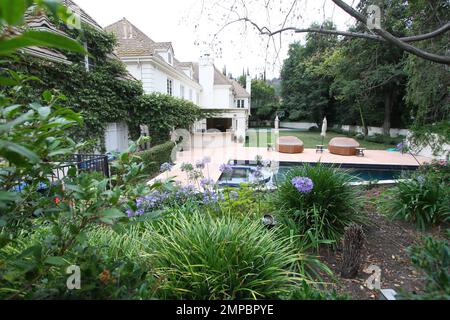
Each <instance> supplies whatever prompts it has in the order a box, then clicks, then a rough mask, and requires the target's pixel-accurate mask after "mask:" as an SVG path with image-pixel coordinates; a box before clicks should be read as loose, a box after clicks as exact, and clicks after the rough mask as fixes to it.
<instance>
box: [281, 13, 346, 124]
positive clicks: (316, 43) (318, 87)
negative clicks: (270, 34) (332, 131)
mask: <svg viewBox="0 0 450 320" xmlns="http://www.w3.org/2000/svg"><path fill="white" fill-rule="evenodd" d="M312 27H318V26H317V25H315V24H314V25H313V26H312ZM322 27H323V28H325V29H330V30H333V29H335V26H334V25H333V24H332V23H331V22H330V21H328V22H326V23H325V25H324V26H322ZM336 44H337V37H336V36H330V35H318V34H310V35H308V37H307V42H306V44H305V45H301V44H300V43H294V44H292V45H291V46H290V48H289V56H288V58H287V59H286V60H285V62H284V64H283V68H282V70H281V79H282V83H281V85H282V87H281V89H282V90H281V94H282V97H283V105H282V108H283V109H284V110H286V111H287V112H288V117H289V120H290V121H298V120H304V121H311V122H315V123H317V124H319V123H321V122H322V120H323V118H324V116H327V118H329V121H330V122H332V121H333V113H334V111H333V109H334V101H333V97H332V96H330V94H329V91H330V85H331V81H332V78H330V77H328V76H323V75H316V74H315V72H313V69H314V67H315V66H317V65H318V64H320V63H321V61H322V60H323V59H324V58H325V57H326V56H327V54H329V51H330V50H331V48H333V47H334V46H335V45H336Z"/></svg>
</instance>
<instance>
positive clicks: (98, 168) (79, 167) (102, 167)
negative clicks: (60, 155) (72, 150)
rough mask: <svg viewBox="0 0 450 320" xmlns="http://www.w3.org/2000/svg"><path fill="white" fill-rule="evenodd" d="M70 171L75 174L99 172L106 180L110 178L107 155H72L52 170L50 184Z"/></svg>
mask: <svg viewBox="0 0 450 320" xmlns="http://www.w3.org/2000/svg"><path fill="white" fill-rule="evenodd" d="M71 169H75V170H76V173H77V174H79V173H82V172H99V173H102V174H103V175H104V176H105V177H107V178H109V177H110V171H109V160H108V156H107V155H98V154H73V155H70V156H69V157H67V158H65V159H64V161H61V162H60V163H59V164H58V165H57V166H56V168H55V169H54V170H53V175H52V178H51V180H52V182H53V181H55V180H62V179H64V178H65V177H66V176H67V175H68V173H69V170H71Z"/></svg>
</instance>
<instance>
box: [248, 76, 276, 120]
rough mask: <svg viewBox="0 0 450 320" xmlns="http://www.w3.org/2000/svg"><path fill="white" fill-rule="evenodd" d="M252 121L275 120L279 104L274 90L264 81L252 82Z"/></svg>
mask: <svg viewBox="0 0 450 320" xmlns="http://www.w3.org/2000/svg"><path fill="white" fill-rule="evenodd" d="M251 99H252V117H251V120H252V121H263V120H273V119H275V116H276V112H277V110H278V108H279V103H278V101H277V100H278V99H277V95H276V92H275V88H274V87H273V86H272V85H270V84H269V83H267V82H266V81H264V80H257V79H255V80H252V97H251Z"/></svg>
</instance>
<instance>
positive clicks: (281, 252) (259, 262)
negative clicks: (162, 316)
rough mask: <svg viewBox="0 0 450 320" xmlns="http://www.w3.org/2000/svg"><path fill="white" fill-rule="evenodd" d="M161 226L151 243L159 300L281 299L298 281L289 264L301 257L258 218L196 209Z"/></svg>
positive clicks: (296, 261) (294, 262)
mask: <svg viewBox="0 0 450 320" xmlns="http://www.w3.org/2000/svg"><path fill="white" fill-rule="evenodd" d="M160 227H161V230H162V232H161V233H158V234H156V235H155V237H154V240H153V245H154V247H155V255H154V266H155V268H156V275H157V277H158V279H159V281H160V287H159V292H160V295H161V298H169V299H207V300H209V299H212V300H214V299H224V300H229V299H268V298H277V297H279V296H280V295H282V294H286V293H287V292H289V291H290V289H291V288H292V285H293V283H294V282H295V281H296V280H298V279H299V278H298V277H297V276H296V275H295V274H294V273H291V270H290V267H291V266H293V265H295V264H296V263H299V259H300V256H299V255H298V254H296V253H295V252H294V251H293V250H292V247H291V246H290V245H289V242H288V241H287V240H282V239H278V238H276V236H275V233H274V232H271V231H266V230H264V229H263V227H262V226H261V224H260V223H259V222H250V221H239V220H234V219H231V218H225V217H224V218H220V219H217V220H211V219H210V218H208V217H204V216H203V215H201V214H199V213H195V214H194V215H193V217H192V218H190V219H188V218H187V217H185V216H179V217H177V218H176V219H175V220H174V221H162V222H161V226H160Z"/></svg>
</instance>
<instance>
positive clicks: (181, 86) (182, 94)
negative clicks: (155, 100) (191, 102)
mask: <svg viewBox="0 0 450 320" xmlns="http://www.w3.org/2000/svg"><path fill="white" fill-rule="evenodd" d="M180 97H181V98H183V99H184V86H183V85H182V84H181V85H180Z"/></svg>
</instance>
